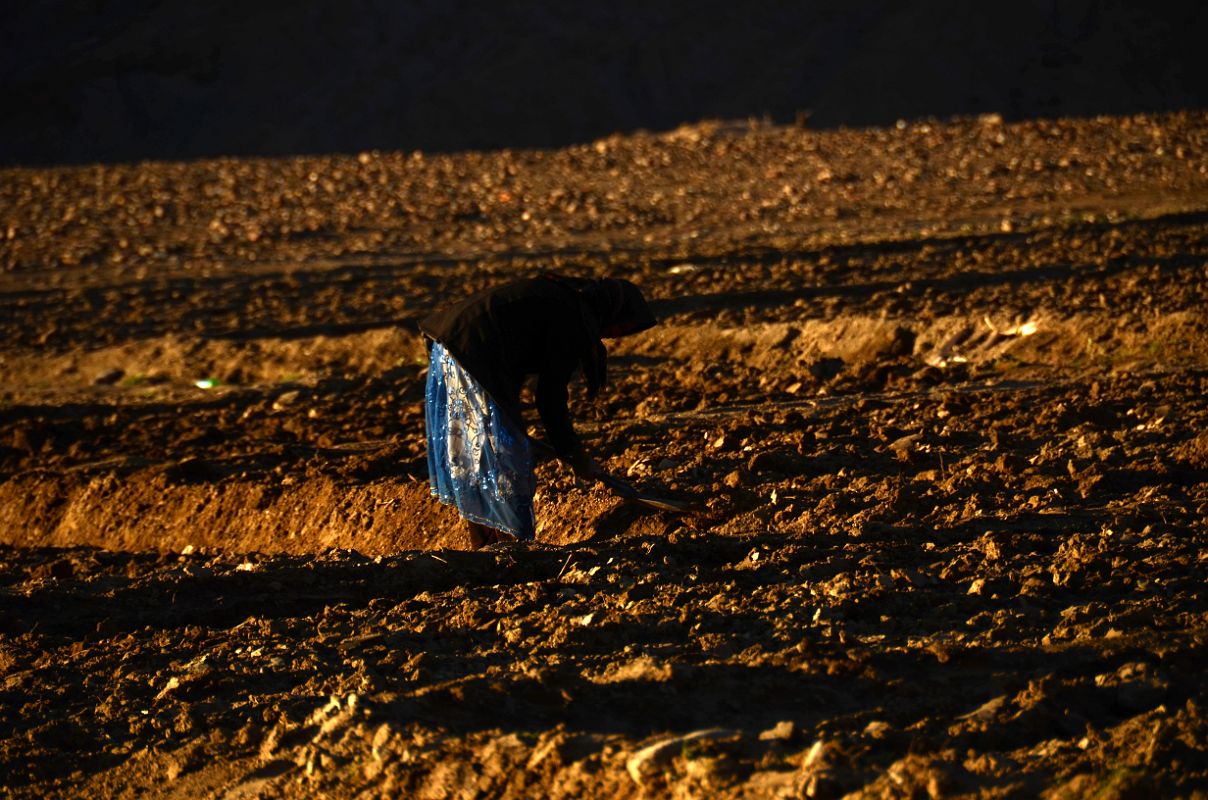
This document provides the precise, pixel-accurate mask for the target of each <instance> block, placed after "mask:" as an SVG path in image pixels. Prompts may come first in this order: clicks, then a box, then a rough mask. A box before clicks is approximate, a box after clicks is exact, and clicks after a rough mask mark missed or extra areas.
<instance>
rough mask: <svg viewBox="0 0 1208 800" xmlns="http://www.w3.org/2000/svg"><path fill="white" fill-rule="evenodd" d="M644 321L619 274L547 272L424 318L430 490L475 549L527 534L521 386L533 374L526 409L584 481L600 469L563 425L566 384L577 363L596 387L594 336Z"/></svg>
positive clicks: (599, 348)
mask: <svg viewBox="0 0 1208 800" xmlns="http://www.w3.org/2000/svg"><path fill="white" fill-rule="evenodd" d="M654 324H655V319H654V315H653V314H652V313H651V311H650V308H649V306H647V304H646V300H645V298H643V297H642V292H641V290H639V289H638V287H637V286H635V285H634V284H632V283H630V282H629V281H624V280H618V279H614V278H606V279H600V280H585V279H575V278H565V277H561V276H558V275H553V274H546V275H544V276H542V277H540V278H532V279H527V280H520V281H516V282H513V283H508V284H505V285H503V286H498V287H495V288H492V289H487V290H485V291H482V292H479V293H477V294H474V295H472V296H470V297H468V298H466V299H465V300H463V301H462V302H460V303H458V304H456V305H454V306H452V307H450V308H448V309H445V310H442V311H438V312H436V313H434V314H432V315H431V316H429V317H427V318H426V319H424V320H423V322H421V323H420V328H421V329H422V330H423V332H424V333H425V334H427V335H428V336H429V337H430V338H431V339H432V350H431V357H430V363H429V368H428V386H427V403H426V407H425V421H426V425H427V432H428V474H429V476H430V480H431V484H432V494H433V495H434V496H436V497H438V498H439V499H440V500H441V501H442V502H444V503H448V504H451V505H455V506H456V507H457V510H458V511H459V512H460V513H461V515H462V517H463V518H465V520H466V522H467V524H468V525H469V533H470V546H471V547H472V548H474V549H477V548H480V547H482V546H484V545H487V544H491V543H494V542H499V541H503V540H505V539H508V538H516V539H532V538H533V536H534V534H535V532H536V522H535V520H534V517H533V494H534V493H535V491H536V478H535V476H534V473H533V451H532V444H531V443H530V441H529V438H528V435H527V433H526V429H525V423H524V417H523V415H522V414H521V411H520V389H521V387H522V386H523V385H524V382H525V380H526V379H527V378H528V377H529V376H534V375H535V376H536V379H537V381H536V387H535V388H536V401H537V412H538V414H539V415H540V417H541V423H542V425H543V426H544V427H545V431H546V434H547V436H548V438H549V441H550V444H551V445H552V446H553V449H554V452H555V453H556V454H557V456H558V457H559V458H560V459H562V460H563V461H565V462H566V463H568V464H570V466H571V467H572V468H573V469H574V471H575V474H577V475H579V476H580V477H582V478H585V479H594V480H603V479H606V478H607V477H608V476H606V475H605V473H604V471H603V470H602V469H601V468H600V465H599V464H598V463H597V462H596V460H595V459H594V458H592V457H591V456H590V455H589V454H588V453H587V451H586V450H584V448H583V444H582V442H580V441H579V437H578V436H576V435H575V430H574V427H573V426H572V425H571V421H570V412H569V410H568V408H567V385H568V384H569V383H570V379H571V376H572V375H573V373H574V371H575V369H576V368H582V370H583V375H584V378H585V379H586V382H587V394H588V397H595V396H596V394H597V393H598V392H599V391H600V388H601V387H602V386H603V385H604V381H605V361H606V351H605V349H604V345H603V343H602V342H601V341H600V339H601V338H612V337H617V336H627V335H629V334H631V333H637V332H638V331H642V330H646V329H647V328H649V327H651V326H653V325H654Z"/></svg>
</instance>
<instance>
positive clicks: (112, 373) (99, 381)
mask: <svg viewBox="0 0 1208 800" xmlns="http://www.w3.org/2000/svg"><path fill="white" fill-rule="evenodd" d="M124 377H126V373H125V372H124V371H122V370H120V369H110V370H106V371H105V372H102V373H101V374H100V375H97V376H96V378H95V379H94V380H93V381H92V382H93V383H94V384H96V385H97V386H112V385H113V384H115V383H117V382H118V381H120V380H121V379H122V378H124Z"/></svg>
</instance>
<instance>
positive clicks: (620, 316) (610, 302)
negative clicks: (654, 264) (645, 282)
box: [579, 278, 658, 338]
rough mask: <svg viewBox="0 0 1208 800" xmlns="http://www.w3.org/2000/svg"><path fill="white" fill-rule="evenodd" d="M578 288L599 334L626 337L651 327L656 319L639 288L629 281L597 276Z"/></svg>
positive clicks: (606, 336) (609, 336)
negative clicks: (598, 277)
mask: <svg viewBox="0 0 1208 800" xmlns="http://www.w3.org/2000/svg"><path fill="white" fill-rule="evenodd" d="M579 291H580V292H582V293H583V296H584V298H585V299H586V301H587V305H588V306H589V307H590V308H591V310H592V311H593V312H594V313H595V317H596V321H597V322H598V324H599V330H600V336H602V337H605V338H614V337H617V336H629V335H630V334H633V333H638V332H639V331H644V330H646V329H647V328H652V327H654V325H655V324H657V322H658V320H656V319H655V318H654V313H653V312H652V311H651V310H650V306H649V305H647V304H646V298H645V297H643V296H642V290H641V289H639V288H638V287H637V286H636V285H634V284H633V283H631V282H630V281H627V280H622V279H620V278H600V279H598V280H595V281H591V282H589V283H588V284H586V285H585V286H583V287H582V288H581V289H580V290H579Z"/></svg>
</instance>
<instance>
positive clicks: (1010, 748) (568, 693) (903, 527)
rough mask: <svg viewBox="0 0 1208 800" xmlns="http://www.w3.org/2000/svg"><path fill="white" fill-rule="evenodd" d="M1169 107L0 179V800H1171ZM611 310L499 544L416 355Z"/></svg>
mask: <svg viewBox="0 0 1208 800" xmlns="http://www.w3.org/2000/svg"><path fill="white" fill-rule="evenodd" d="M1206 154H1208V115H1205V114H1203V113H1184V114H1172V115H1163V116H1138V117H1127V118H1098V119H1093V120H1055V121H1037V122H1030V123H1019V124H1004V123H1003V122H1002V121H1001V120H1000V119H997V118H995V117H985V118H979V119H966V120H954V121H951V122H943V123H941V122H935V121H931V122H914V123H909V124H907V123H902V124H899V125H898V126H897V127H896V128H893V129H885V130H881V129H872V130H838V131H832V132H824V133H822V132H812V131H809V130H802V129H797V128H783V127H770V126H749V125H745V124H743V125H730V124H722V123H716V124H714V123H709V124H701V125H695V126H690V127H685V128H682V129H680V130H677V131H675V132H672V133H670V134H666V135H657V136H655V135H638V136H633V137H626V138H610V139H605V140H601V141H597V142H594V143H591V144H587V145H583V146H577V147H572V148H567V149H563V150H558V151H502V152H492V153H466V154H461V155H450V156H439V157H436V156H426V155H424V154H422V153H411V154H406V153H379V152H370V153H363V154H361V155H359V156H352V157H330V158H298V159H285V160H217V161H202V162H194V163H148V164H141V165H136V166H112V167H99V166H98V167H81V168H69V169H66V168H65V169H37V170H32V169H10V170H5V171H4V172H3V173H2V180H0V226H3V227H2V228H0V264H2V266H3V272H0V386H2V388H0V498H2V500H0V543H2V544H0V796H4V797H31V798H32V797H39V798H41V797H76V796H81V795H91V796H106V797H108V796H114V797H134V796H155V797H182V798H184V797H201V796H209V797H221V798H232V799H233V798H250V797H266V798H274V797H309V796H328V797H378V796H383V797H394V796H414V797H449V796H452V797H476V796H487V797H528V796H550V797H580V796H606V795H615V796H622V797H624V796H630V797H637V796H642V795H645V796H671V797H706V796H707V797H733V798H739V797H780V796H784V797H798V796H805V797H838V796H844V795H847V794H851V795H853V796H857V797H946V796H969V797H1020V798H1023V797H1036V796H1038V795H1043V796H1046V797H1049V798H1067V797H1068V798H1073V797H1101V798H1109V797H1149V796H1171V797H1203V796H1204V794H1205V791H1206V790H1208V789H1206V787H1208V753H1206V752H1205V742H1206V741H1208V710H1206V706H1208V693H1206V691H1205V688H1204V680H1203V675H1204V668H1203V664H1204V663H1205V639H1206V638H1208V606H1206V604H1205V599H1204V583H1205V572H1206V566H1208V565H1206V563H1205V559H1206V558H1208V557H1206V556H1205V554H1204V553H1205V545H1206V544H1208V531H1206V529H1205V519H1206V517H1208V433H1206V432H1205V431H1206V430H1208V401H1206V400H1205V399H1204V398H1205V396H1206V395H1208V328H1206V321H1205V315H1204V308H1205V303H1206V301H1208V166H1205V165H1206V164H1208V159H1206V158H1205V155H1206ZM547 268H556V269H560V270H563V271H566V272H571V273H575V274H593V275H594V274H611V275H619V276H624V277H628V278H631V279H632V280H634V281H636V282H638V283H640V284H641V285H642V287H643V288H644V289H645V290H646V292H647V293H648V295H649V296H650V297H651V298H652V299H653V301H654V303H653V304H654V306H655V309H656V312H657V313H658V314H659V316H660V318H661V320H662V324H661V325H660V326H659V327H658V328H656V329H654V330H652V331H649V332H647V333H645V334H642V335H640V336H638V337H634V338H633V339H632V340H625V341H623V342H621V343H620V344H619V345H618V346H617V347H616V348H615V350H614V357H613V359H612V377H613V383H612V385H611V387H610V388H609V390H608V391H607V393H606V394H605V395H604V396H603V397H602V398H601V400H599V401H598V402H596V403H594V404H592V403H588V402H587V401H586V400H584V399H583V398H582V395H581V389H576V400H575V403H576V405H575V411H576V415H577V418H578V421H579V422H578V424H579V429H580V431H581V432H582V433H583V435H584V437H585V439H586V440H587V441H588V442H589V444H590V445H591V446H592V447H593V448H594V449H595V450H596V451H597V452H598V453H599V454H600V456H601V457H602V459H603V460H604V461H605V462H606V463H607V466H608V467H609V468H611V469H612V470H613V471H614V472H616V473H618V474H627V475H629V476H630V477H631V479H632V480H633V481H635V482H636V483H638V484H639V485H640V486H641V487H642V488H645V489H647V490H649V491H651V492H656V493H661V494H663V495H667V496H672V497H681V498H690V499H694V500H695V501H696V502H697V503H698V505H699V511H697V512H696V513H691V514H687V515H679V516H677V515H670V514H666V513H661V512H654V511H648V510H644V509H641V508H639V507H635V506H632V505H627V504H625V503H623V502H621V501H619V500H618V499H616V498H615V497H612V496H610V495H609V494H608V493H607V492H605V491H604V490H603V489H602V488H600V487H597V486H586V485H581V484H576V482H575V481H574V479H573V477H572V476H571V475H570V474H569V472H568V471H567V470H565V469H563V468H561V467H560V466H559V465H557V464H553V463H546V464H543V465H542V466H541V467H540V468H539V474H540V477H541V479H542V488H541V490H540V493H539V495H538V516H539V531H538V541H537V542H536V543H534V544H531V545H510V546H494V547H492V548H488V549H487V550H485V551H479V552H467V551H464V550H463V549H462V548H463V547H464V544H465V542H464V538H463V537H464V533H463V531H462V529H461V528H460V527H459V524H458V521H457V519H456V517H455V515H454V514H453V513H451V512H450V511H449V510H448V509H445V508H443V507H441V506H439V505H438V504H436V503H435V502H433V501H432V500H430V499H429V497H428V493H427V485H426V473H425V462H424V449H423V448H424V443H423V430H422V429H423V422H422V407H421V401H422V382H423V378H424V371H425V368H426V364H425V359H424V353H423V347H422V343H421V341H420V340H419V338H418V336H417V333H416V330H415V320H416V319H417V318H418V317H419V316H421V315H422V314H424V313H425V312H426V311H428V310H429V309H431V308H433V307H436V306H438V305H440V304H442V303H445V302H447V301H449V300H452V299H454V298H457V297H459V296H461V295H463V294H464V293H466V292H468V291H470V290H472V289H475V288H478V287H481V286H485V285H488V284H491V283H494V282H497V281H502V280H505V279H508V278H511V277H515V276H520V275H529V274H533V273H535V272H537V271H539V270H543V269H547Z"/></svg>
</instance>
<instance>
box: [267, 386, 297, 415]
mask: <svg viewBox="0 0 1208 800" xmlns="http://www.w3.org/2000/svg"><path fill="white" fill-rule="evenodd" d="M301 396H302V393H301V392H299V391H298V390H297V389H293V390H291V391H288V392H284V393H283V394H280V395H278V396H277V399H276V400H274V401H273V410H274V411H281V410H282V409H284V408H287V407H288V406H291V405H293V404H294V403H296V402H297V401H298V398H299V397H301Z"/></svg>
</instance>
